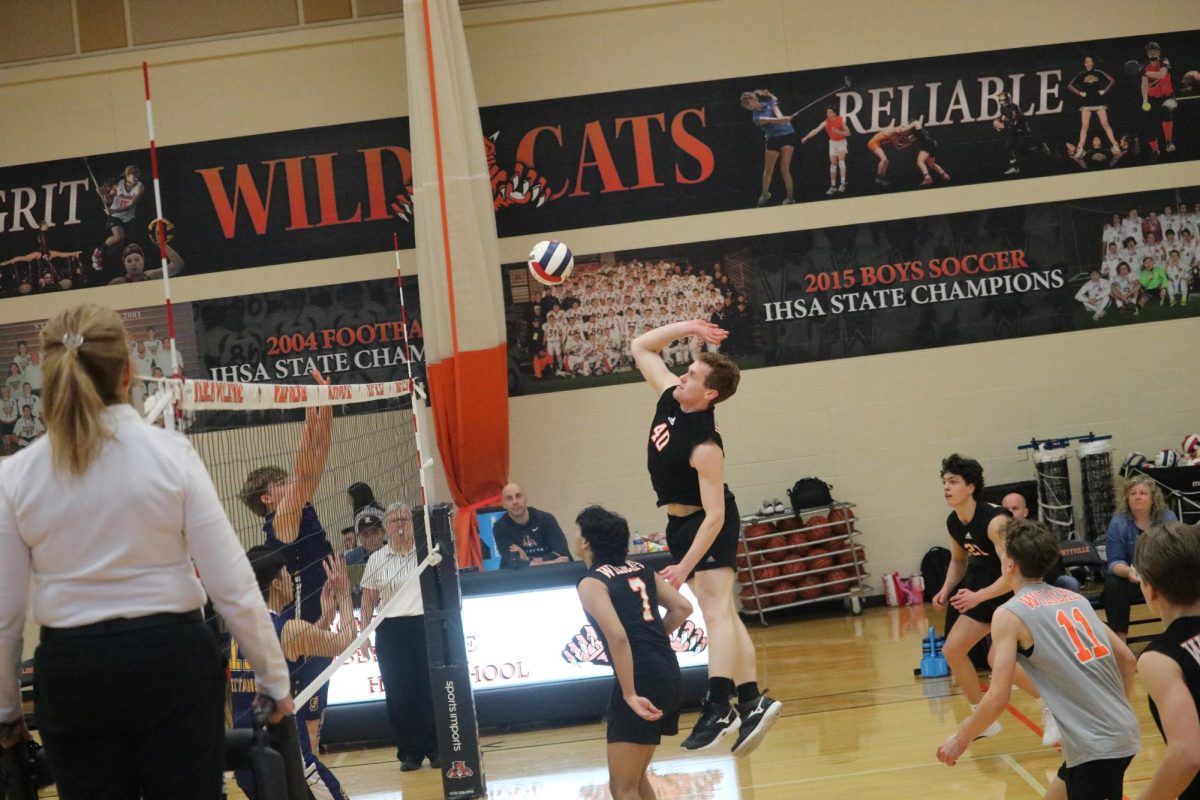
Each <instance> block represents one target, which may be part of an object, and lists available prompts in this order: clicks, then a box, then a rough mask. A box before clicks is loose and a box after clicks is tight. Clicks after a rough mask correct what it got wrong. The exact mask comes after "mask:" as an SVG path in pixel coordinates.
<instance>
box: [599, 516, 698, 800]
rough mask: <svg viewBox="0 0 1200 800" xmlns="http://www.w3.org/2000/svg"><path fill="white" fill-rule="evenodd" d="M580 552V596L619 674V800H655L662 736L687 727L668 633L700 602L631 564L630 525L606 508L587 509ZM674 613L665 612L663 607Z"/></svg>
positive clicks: (614, 766)
mask: <svg viewBox="0 0 1200 800" xmlns="http://www.w3.org/2000/svg"><path fill="white" fill-rule="evenodd" d="M575 522H576V523H577V524H578V525H579V536H580V539H579V553H580V555H581V556H582V557H583V561H584V563H585V564H587V567H588V571H587V572H586V573H585V574H584V576H583V577H582V578H580V579H579V585H578V591H579V599H580V601H581V602H582V603H583V610H584V613H585V614H586V615H587V619H588V622H589V623H590V624H591V625H592V627H594V628H595V629H596V630H597V631H598V632H599V636H600V639H601V641H603V643H604V649H605V652H607V653H608V659H609V662H610V663H611V664H612V666H613V671H614V672H615V673H616V675H617V682H616V685H615V686H613V692H612V696H611V697H610V698H609V703H608V713H607V714H605V718H606V719H607V720H608V777H609V788H610V789H611V790H612V796H613V798H614V800H653V799H654V797H655V793H654V789H653V788H652V787H651V786H650V782H649V780H648V778H647V777H646V768H647V767H649V766H650V759H651V758H653V757H654V749H655V748H656V747H657V746H658V744H659V742H660V741H661V740H662V736H663V735H664V734H665V735H667V736H674V735H675V734H676V733H678V732H679V706H680V704H681V703H682V701H683V678H682V677H681V676H680V674H679V661H678V660H677V659H676V658H675V651H674V649H673V648H672V647H671V641H670V639H669V638H668V634H669V633H670V632H671V631H674V630H675V629H676V628H678V627H679V626H680V625H682V624H683V622H684V620H686V619H687V618H688V615H689V614H691V613H692V604H691V603H689V602H688V601H687V599H686V598H684V596H683V595H681V594H679V592H677V591H675V589H674V587H672V586H671V584H669V583H667V581H666V580H664V579H663V577H662V576H661V575H655V574H654V572H653V571H652V570H650V569H649V568H648V567H646V566H645V565H644V564H639V563H638V562H636V561H627V560H626V556H627V555H628V554H629V525H628V524H627V523H626V522H625V519H624V518H623V517H621V516H618V515H617V514H614V513H612V512H611V511H605V510H604V509H603V508H600V507H599V506H589V507H588V508H585V509H584V510H583V511H581V512H579V516H578V517H577V518H576V520H575ZM660 603H661V604H662V605H663V606H664V607H666V609H667V616H666V617H665V618H662V617H660V616H659V609H658V607H659V604H660Z"/></svg>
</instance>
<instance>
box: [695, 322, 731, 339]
mask: <svg viewBox="0 0 1200 800" xmlns="http://www.w3.org/2000/svg"><path fill="white" fill-rule="evenodd" d="M691 333H692V335H693V336H696V337H698V338H699V339H700V341H702V342H704V343H705V344H720V343H721V342H723V341H725V339H726V338H728V337H729V331H727V330H725V329H724V328H722V327H719V326H717V325H714V324H713V323H711V322H709V321H707V320H703V319H697V320H693V321H692V331H691Z"/></svg>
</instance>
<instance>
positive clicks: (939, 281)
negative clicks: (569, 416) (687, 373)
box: [503, 187, 1200, 394]
mask: <svg viewBox="0 0 1200 800" xmlns="http://www.w3.org/2000/svg"><path fill="white" fill-rule="evenodd" d="M1197 242H1200V187H1188V188H1184V189H1172V190H1162V191H1156V192H1143V193H1138V194H1127V195H1111V196H1107V197H1093V198H1086V199H1081V200H1077V201H1071V202H1065V203H1044V204H1037V205H1025V206H1011V207H1007V208H997V209H989V210H985V211H972V212H966V213H961V214H951V215H946V216H938V217H924V218H913V219H899V220H893V221H888V222H874V223H864V224H860V225H845V226H841V227H837V228H827V229H819V230H808V231H795V232H787V233H779V234H772V235H761V236H754V237H742V238H733V239H721V240H715V241H708V242H696V243H692V244H679V245H671V246H665V247H654V248H644V249H639V250H631V251H622V252H609V253H598V254H590V255H587V254H585V255H581V254H576V256H575V268H574V270H573V271H572V273H571V275H570V277H569V278H568V279H567V280H566V281H565V282H564V283H563V284H560V285H558V286H555V287H547V286H543V285H542V284H540V283H538V282H536V281H535V280H534V279H533V277H532V275H531V273H530V271H529V269H528V267H527V266H526V264H524V263H520V264H510V265H506V266H505V267H504V270H505V272H504V278H503V283H504V287H505V293H506V303H507V319H508V350H509V357H510V362H511V363H512V364H513V365H515V370H513V368H512V367H510V370H513V371H515V372H516V374H517V376H519V377H517V378H515V379H514V378H512V377H510V385H515V386H516V393H518V394H521V393H537V392H546V391H557V390H562V389H578V388H585V387H589V386H599V385H608V384H613V383H624V382H628V381H635V380H640V377H639V376H638V373H637V371H636V369H635V367H634V365H633V363H632V358H631V356H630V351H629V343H630V341H631V340H632V339H633V337H634V336H637V335H638V334H640V333H643V332H645V331H647V330H650V329H652V328H655V327H658V326H660V325H665V324H667V323H669V322H675V321H678V320H685V319H706V320H710V321H712V322H714V323H716V324H717V325H720V326H721V327H722V328H725V329H726V330H728V331H729V338H728V339H727V340H725V341H724V342H723V343H722V344H721V346H720V350H721V352H724V353H727V354H729V355H732V356H734V357H735V358H736V359H737V361H738V363H739V365H740V366H741V367H742V369H752V368H755V367H767V366H776V365H781V364H800V363H807V362H811V361H824V360H828V359H835V358H851V357H854V356H862V355H876V354H880V353H894V352H901V351H906V350H920V349H924V348H929V347H943V346H949V345H961V344H972V343H976V342H986V341H994V340H998V339H1011V338H1017V337H1022V336H1038V335H1043V334H1053V333H1063V332H1067V331H1080V330H1090V329H1092V328H1098V327H1105V326H1111V325H1129V324H1137V323H1143V322H1155V321H1160V320H1170V319H1180V318H1192V317H1196V316H1197V315H1198V314H1200V247H1198V246H1197ZM697 347H699V345H698V344H697V343H695V342H683V341H679V342H675V343H673V344H672V345H671V346H669V347H667V348H666V349H665V350H664V351H663V357H664V359H665V360H666V362H667V364H668V365H669V366H670V367H672V368H678V369H683V368H686V366H687V364H689V363H690V362H691V361H692V359H693V358H694V356H695V354H696V353H697V352H698V350H697V349H696V348H697Z"/></svg>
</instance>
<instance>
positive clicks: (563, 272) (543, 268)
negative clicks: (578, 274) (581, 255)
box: [529, 239, 575, 286]
mask: <svg viewBox="0 0 1200 800" xmlns="http://www.w3.org/2000/svg"><path fill="white" fill-rule="evenodd" d="M574 266H575V256H573V255H571V249H570V248H569V247H567V246H566V245H565V244H563V243H562V242H560V241H557V240H555V239H551V240H550V241H548V242H538V243H537V244H535V245H534V246H533V249H532V250H530V251H529V272H530V273H531V274H532V275H533V277H534V280H536V281H538V282H539V283H544V284H545V285H547V286H558V285H559V284H561V283H562V282H563V281H565V280H566V279H567V276H568V275H570V274H571V270H572V269H573V268H574Z"/></svg>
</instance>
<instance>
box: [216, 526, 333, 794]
mask: <svg viewBox="0 0 1200 800" xmlns="http://www.w3.org/2000/svg"><path fill="white" fill-rule="evenodd" d="M246 557H247V558H248V559H250V566H251V567H253V569H254V577H255V578H256V579H257V580H258V588H259V589H260V590H261V591H262V593H263V599H264V600H266V601H267V608H268V609H270V612H271V622H272V624H273V625H274V626H275V635H276V636H278V637H279V644H280V646H281V647H282V648H283V655H284V658H286V659H287V665H288V674H289V675H290V676H291V684H292V686H291V690H292V694H293V695H294V694H296V693H297V692H298V691H300V690H301V689H303V688H304V687H305V686H307V685H308V684H309V683H310V682H312V681H313V680H314V679H315V678H316V677H317V676H318V675H320V674H321V671H322V670H323V669H324V668H325V666H326V665H327V664H329V661H330V659H331V658H332V657H334V656H337V655H338V654H339V653H341V652H342V651H343V650H345V649H346V648H347V647H349V646H350V643H351V642H353V641H354V635H355V633H356V631H357V628H356V627H355V626H354V624H353V620H354V607H353V606H352V605H351V602H350V582H349V579H348V578H347V577H346V563H345V562H344V561H342V560H341V559H339V558H337V557H336V556H330V557H329V558H327V559H325V561H324V562H323V564H322V570H323V571H324V572H325V575H326V577H327V578H328V580H327V581H326V583H325V585H324V587H322V589H321V609H322V615H321V619H320V620H318V621H317V624H316V625H312V624H310V623H308V622H305V621H303V620H300V619H296V617H295V605H294V604H293V602H292V601H293V600H294V592H295V586H294V584H293V582H292V576H291V575H290V574H288V570H287V565H286V564H284V560H283V556H282V555H281V554H280V552H279V551H278V550H273V549H271V548H269V547H266V546H264V545H258V546H256V547H251V548H250V549H249V550H248V551H247V552H246ZM335 613H336V614H337V615H338V616H339V617H340V623H341V627H340V630H338V631H337V632H336V633H335V632H333V631H331V630H330V629H329V626H330V624H331V623H332V622H333V618H334V614H335ZM229 665H230V669H229V682H230V687H231V691H230V701H231V702H230V705H231V706H232V711H233V726H234V727H235V728H247V727H250V725H251V723H252V721H253V718H252V713H253V712H252V709H251V705H252V703H253V702H254V698H255V696H256V695H257V694H258V689H257V686H256V684H255V681H254V672H253V670H254V667H253V666H252V665H251V664H250V662H249V661H247V660H245V659H243V658H242V657H241V653H240V651H239V648H238V644H237V640H236V639H235V640H234V642H233V649H232V651H231V655H230V659H229ZM311 705H312V704H311V703H306V704H305V705H304V706H302V707H301V708H299V709H297V710H296V734H297V738H298V739H299V742H300V755H301V757H302V758H303V760H304V779H305V781H306V782H307V783H308V788H309V791H310V792H312V796H313V799H314V800H348V798H347V795H346V793H345V791H343V790H342V785H341V783H339V782H338V779H337V778H336V777H335V776H334V774H333V772H331V771H330V769H329V767H327V766H325V765H324V764H323V763H321V759H320V758H319V757H318V751H317V749H316V742H315V741H314V740H313V739H312V738H311V737H310V735H309V734H310V730H311V728H312V723H314V722H315V723H317V724H319V722H320V720H319V719H317V718H315V717H314V716H313V713H314V712H313V710H312V708H311ZM318 711H319V709H318ZM234 779H235V780H236V781H237V785H238V786H239V787H240V788H241V790H242V791H243V792H245V794H246V797H248V798H249V800H256V797H255V792H254V778H253V775H252V774H251V772H250V771H249V770H239V771H238V772H235V773H234Z"/></svg>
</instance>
